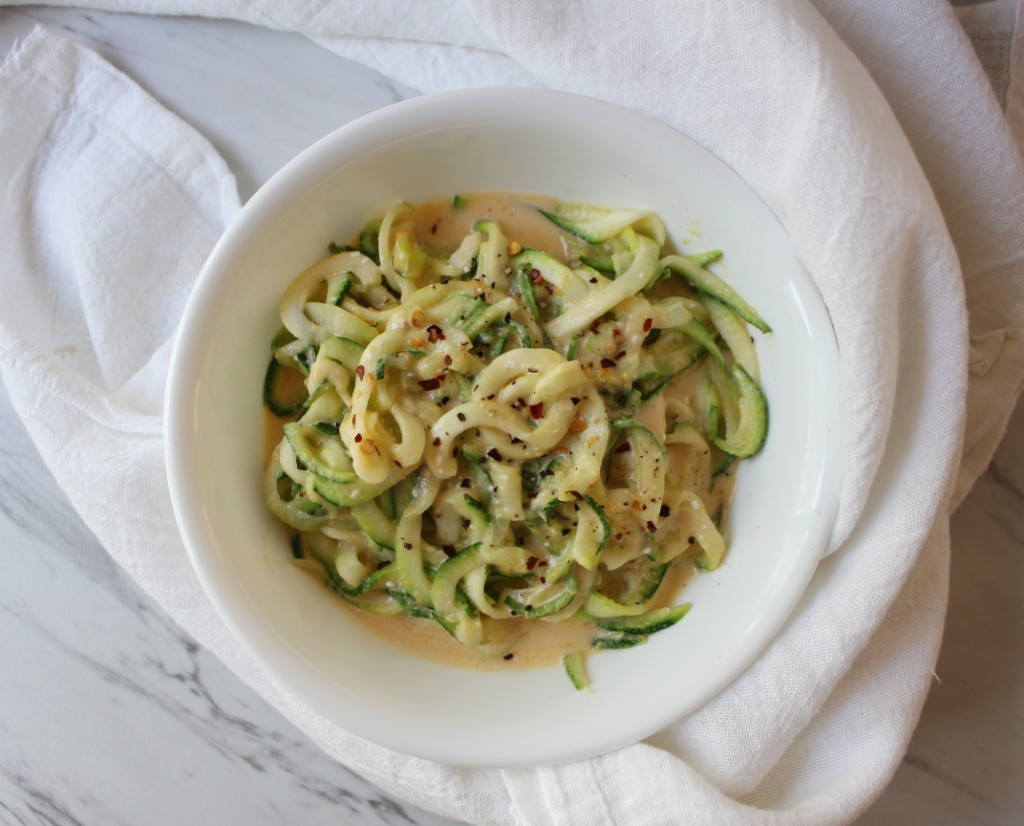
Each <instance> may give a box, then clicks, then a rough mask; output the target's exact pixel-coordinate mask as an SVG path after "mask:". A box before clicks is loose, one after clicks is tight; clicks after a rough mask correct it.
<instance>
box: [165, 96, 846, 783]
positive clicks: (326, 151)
mask: <svg viewBox="0 0 1024 826" xmlns="http://www.w3.org/2000/svg"><path fill="white" fill-rule="evenodd" d="M482 99H486V100H487V101H488V102H490V103H492V104H493V103H494V102H495V101H498V102H500V104H501V105H502V106H507V107H511V106H519V107H521V106H534V105H536V104H537V102H538V101H545V102H546V105H548V106H557V107H564V108H565V109H566V110H568V109H570V108H572V107H580V106H582V107H591V108H592V109H593V111H595V112H597V113H599V114H604V115H607V116H615V117H617V118H628V119H631V120H632V121H634V122H635V123H636V124H637V125H638V127H639V128H646V129H655V130H661V131H664V130H669V131H671V132H672V133H673V135H674V136H676V137H677V138H679V139H680V140H682V141H685V142H688V143H689V144H690V145H692V146H693V147H696V148H697V150H698V151H701V152H704V153H706V154H707V156H708V157H709V158H713V159H714V161H713V162H714V163H717V164H720V165H722V166H725V167H726V168H728V165H726V164H724V162H723V161H721V159H719V158H717V156H714V155H713V154H712V153H710V151H709V150H707V149H706V148H704V147H702V146H700V145H699V144H697V143H696V142H695V141H693V139H692V138H689V137H688V136H686V135H684V134H683V133H681V132H678V131H676V130H674V129H672V127H669V126H667V125H666V124H664V123H662V122H660V121H657V120H655V119H653V118H650V117H648V116H646V115H642V114H639V113H637V112H634V111H632V110H628V109H624V108H622V107H620V106H618V105H616V104H612V103H608V102H605V101H601V100H597V99H594V98H589V97H585V96H582V95H576V94H573V93H566V92H558V91H553V90H546V89H530V88H521V87H496V88H495V87H491V88H487V89H462V90H455V91H449V92H441V93H437V94H432V95H425V96H421V97H417V98H412V99H408V100H404V101H400V102H398V103H394V104H391V105H389V106H386V107H383V108H381V109H378V110H376V111H374V112H371V113H369V114H367V115H364V116H363V117H361V118H358V119H356V120H353V121H351V122H349V123H347V124H345V125H343V126H341V127H339V128H338V129H337V130H335V131H333V132H331V133H330V134H328V135H326V136H324V137H323V138H321V139H320V140H318V141H317V142H315V143H313V144H312V145H311V146H309V147H308V148H307V149H305V150H303V151H302V152H301V153H299V154H298V155H297V156H296V157H294V158H293V159H292V160H290V161H289V162H288V163H287V164H285V165H284V166H283V167H282V168H281V169H280V171H279V172H277V173H276V174H275V175H273V176H272V177H271V178H270V179H269V180H268V181H267V182H266V183H265V184H264V185H263V186H262V187H260V189H259V190H257V192H256V193H255V194H254V195H253V197H252V198H251V199H250V200H249V202H248V203H246V204H245V205H244V206H243V207H242V209H241V211H240V212H239V213H238V215H237V216H236V217H235V218H234V219H233V220H232V221H231V222H230V224H229V225H228V227H227V228H226V230H225V232H224V233H223V235H222V236H221V238H220V239H219V240H218V242H217V244H216V245H215V247H214V249H213V250H212V251H211V253H210V255H209V257H208V259H207V261H206V263H205V264H204V266H203V268H202V270H201V272H200V274H199V276H198V277H197V280H196V283H195V285H194V287H193V289H192V291H191V294H190V296H189V299H188V301H187V303H186V306H185V310H184V312H183V313H182V316H181V320H180V323H179V326H178V332H177V334H176V336H175V342H174V346H173V349H172V353H171V358H170V365H169V369H168V378H167V392H166V395H165V406H164V418H165V423H166V426H165V431H164V433H165V437H164V455H165V462H166V469H167V479H168V485H169V488H170V491H171V500H172V505H173V509H174V514H175V519H176V522H177V525H178V529H179V533H180V534H181V537H182V540H183V542H184V545H185V548H186V550H187V552H188V554H189V557H190V560H191V562H192V565H193V568H194V570H195V572H196V575H197V577H198V579H199V581H200V583H201V585H202V587H203V590H204V591H205V593H206V595H207V598H209V599H210V601H211V603H212V604H213V606H214V608H215V609H216V611H217V613H218V615H219V616H220V617H221V619H222V620H223V621H224V622H225V624H226V626H227V627H228V629H229V630H230V631H231V633H232V635H233V636H234V637H235V638H236V640H237V641H238V642H239V643H241V645H242V647H243V648H244V649H245V650H246V651H247V652H248V653H249V654H250V656H251V657H252V658H253V659H254V660H255V662H256V663H257V664H258V666H259V667H260V668H261V669H262V670H263V671H265V672H266V673H267V674H268V675H269V676H270V677H271V678H272V679H273V681H274V682H276V683H278V684H280V685H281V686H283V687H284V688H285V689H286V690H288V691H290V692H291V693H292V694H293V695H295V696H296V697H297V698H299V699H300V700H302V701H303V702H304V703H305V704H306V705H307V706H308V707H309V708H311V709H313V710H314V711H317V712H319V710H320V709H319V707H318V704H317V702H316V700H315V699H314V700H312V701H311V700H310V693H309V692H308V691H307V690H306V687H305V686H302V685H297V684H296V683H295V682H294V681H293V680H292V679H291V676H290V675H289V674H288V673H287V671H283V670H282V668H281V665H280V662H279V661H278V660H277V659H276V657H275V656H274V655H271V654H268V652H267V649H266V648H265V646H264V645H263V641H260V640H256V639H253V637H252V630H251V628H249V627H247V625H246V623H245V622H244V621H242V620H240V619H239V615H238V611H239V610H240V608H239V604H238V602H237V600H233V599H229V598H228V597H227V596H226V594H225V591H224V584H223V582H222V581H221V580H220V576H221V573H220V572H219V571H217V570H215V569H214V568H213V567H211V565H210V561H209V559H208V557H207V556H205V555H204V553H203V551H202V543H203V537H204V533H205V531H206V529H207V526H206V525H203V524H201V523H202V522H203V520H204V515H203V514H202V512H201V508H197V503H196V502H194V501H191V500H190V499H189V497H188V495H187V493H186V491H187V490H188V487H189V479H190V475H191V473H192V472H193V470H194V467H195V462H196V457H195V456H191V457H190V456H187V455H186V454H185V453H184V452H183V451H184V450H185V448H184V445H185V444H186V443H187V441H188V440H187V439H183V438H182V435H183V434H186V433H187V432H189V431H190V430H191V429H192V417H193V414H194V411H193V405H194V403H195V398H194V393H195V390H196V388H195V380H194V375H195V374H194V370H195V366H196V365H197V364H198V363H199V362H200V361H201V357H202V354H201V353H199V352H198V351H197V348H196V345H195V344H194V342H192V341H190V337H189V336H187V335H186V331H187V330H188V329H190V326H191V325H192V324H194V323H196V322H197V320H199V321H201V320H202V311H201V308H202V306H203V305H204V304H205V303H206V302H207V301H208V300H209V299H210V298H211V296H216V294H217V293H218V290H219V289H223V284H222V283H221V282H220V281H219V280H218V279H219V278H220V277H222V276H223V275H224V273H225V272H229V271H230V267H229V266H228V265H229V264H230V262H231V261H232V260H233V259H234V258H236V257H237V256H238V254H239V248H240V246H241V245H243V244H244V243H245V242H246V238H245V235H246V233H247V232H249V229H248V228H249V227H250V226H251V225H253V224H257V225H258V224H260V223H262V222H266V221H268V220H271V218H272V216H273V215H274V214H275V213H276V212H277V211H278V210H279V209H280V205H281V204H282V203H289V202H291V201H292V200H293V199H294V198H298V197H301V196H302V194H303V192H304V191H305V190H306V189H307V188H308V187H309V185H310V182H311V180H313V179H314V177H315V174H316V170H317V169H318V168H319V166H320V165H321V164H322V163H323V162H324V159H325V158H330V157H331V156H332V155H333V154H334V153H336V152H337V151H338V147H339V146H345V147H347V149H346V151H345V152H344V153H343V154H345V155H346V156H348V155H353V156H354V155H355V154H358V153H359V152H362V151H366V150H367V149H369V148H370V147H372V146H376V145H377V139H378V136H379V135H378V132H379V130H380V129H385V130H386V129H387V128H390V127H392V126H393V125H394V124H396V123H403V122H406V121H408V120H409V119H410V118H411V119H412V120H415V119H416V118H417V117H420V116H421V115H422V116H424V117H426V119H427V120H430V119H431V118H434V117H436V114H435V113H436V112H437V110H438V107H440V108H442V109H447V110H449V111H456V110H458V109H459V108H460V107H467V108H470V107H469V105H470V104H477V103H479V101H481V100H482ZM730 172H731V173H732V174H733V175H735V174H736V173H735V172H734V171H733V170H731V168H730ZM744 185H745V186H746V187H747V188H748V189H750V187H749V185H746V184H744ZM750 191H751V192H753V190H752V189H751V190H750ZM754 197H755V198H756V199H757V200H758V201H759V202H760V203H761V204H762V205H763V206H764V209H765V210H766V212H767V213H768V214H771V211H770V209H769V208H768V207H767V205H766V204H764V201H763V200H762V199H761V198H760V197H759V196H757V195H756V193H754ZM771 217H772V219H773V220H774V221H776V222H777V223H779V222H778V219H777V217H776V216H774V215H772V216H771ZM779 226H780V227H781V223H779ZM783 232H784V230H783ZM800 273H802V276H798V277H802V278H803V279H804V280H805V282H806V283H805V285H804V286H805V287H806V286H809V287H810V288H811V289H812V290H813V291H814V293H815V294H817V290H816V288H815V287H814V285H813V281H811V279H810V276H809V275H808V274H807V273H806V271H805V270H803V268H802V267H801V268H800ZM818 300H819V301H820V295H818ZM811 311H812V312H813V313H817V314H818V315H819V316H820V315H822V314H823V315H824V318H825V319H826V321H827V310H825V308H824V305H823V303H822V304H821V306H820V307H812V308H811ZM820 321H821V319H820V318H819V319H818V323H819V324H820ZM828 325H829V330H830V331H831V325H830V322H828ZM821 343H822V344H823V345H825V346H826V347H829V346H830V347H832V348H833V349H834V352H830V353H826V354H825V356H824V358H826V359H832V360H834V361H838V348H837V345H836V343H835V337H834V333H832V335H831V337H830V339H829V340H826V341H823V342H821ZM819 378H820V379H821V380H822V381H824V382H825V383H826V384H828V383H829V382H830V381H831V382H832V384H833V385H834V382H835V376H834V375H833V376H831V377H830V376H829V375H827V371H826V374H825V375H821V376H819ZM823 395H824V397H825V401H826V403H827V402H828V400H829V398H828V397H829V396H830V388H829V387H826V388H825V392H824V394H823ZM837 395H838V394H837V393H831V396H832V397H836V396H837ZM826 417H827V418H828V419H829V420H830V421H832V422H838V417H837V415H835V411H832V412H831V413H828V414H827V416H826ZM817 472H818V476H819V479H818V481H819V487H818V492H819V495H820V497H821V499H820V501H821V502H822V503H823V504H822V511H823V512H822V516H821V519H820V520H819V523H818V524H817V527H816V530H817V533H816V537H815V541H816V542H817V544H818V545H823V543H824V542H825V541H827V538H828V535H829V534H830V532H831V526H832V523H833V521H834V518H835V515H836V512H837V508H838V490H839V485H840V482H841V477H842V469H841V455H840V452H839V445H838V434H834V438H833V439H832V440H831V441H830V442H829V443H828V445H827V446H826V450H825V452H824V454H823V455H822V456H821V457H820V467H819V468H818V471H817ZM819 559H820V556H811V555H809V554H805V555H804V556H803V557H802V558H801V559H800V560H799V564H797V565H794V566H793V567H792V569H791V570H790V574H791V577H792V580H791V582H790V583H789V584H788V586H787V588H786V590H785V599H782V600H780V601H779V602H778V603H777V604H775V605H774V606H773V608H772V610H769V611H767V612H765V614H764V615H763V616H762V617H761V618H760V624H759V627H758V628H757V629H756V631H755V632H753V633H751V634H750V635H749V636H748V637H746V638H745V640H744V643H743V645H742V646H741V647H740V648H739V649H738V650H737V651H736V652H734V655H733V657H732V659H731V661H730V664H729V667H728V668H727V669H724V670H723V673H722V674H721V675H720V677H719V679H717V680H716V681H713V682H710V683H709V684H708V685H707V687H706V690H704V691H703V692H702V693H701V694H700V695H699V696H696V697H695V699H694V701H693V702H691V707H690V708H688V709H684V710H682V711H680V710H672V709H667V710H665V712H664V713H663V714H660V715H654V716H652V717H649V718H648V719H647V720H646V723H645V725H644V726H642V727H637V728H636V729H635V730H633V731H631V732H629V733H627V734H623V733H622V732H616V733H614V734H610V735H608V736H604V737H595V738H594V740H593V741H592V742H590V743H588V744H587V746H586V748H583V749H580V748H578V747H574V746H566V745H560V746H558V747H553V746H551V747H548V748H546V749H544V748H542V749H538V750H536V751H535V752H534V753H532V754H526V753H521V754H517V755H512V756H510V757H509V758H508V759H501V760H498V761H495V760H494V759H493V758H485V757H483V756H481V755H466V754H465V753H463V752H461V751H460V749H459V747H458V746H455V747H452V746H450V745H444V744H441V745H439V746H438V747H436V748H433V749H424V748H423V747H422V744H420V743H417V742H413V741H409V740H403V739H402V738H400V737H393V736H392V737H389V736H383V737H382V736H379V735H378V734H377V733H376V732H375V731H374V730H373V727H372V726H366V725H363V724H362V722H361V721H355V720H352V719H347V720H338V719H336V718H335V717H334V716H331V719H333V720H334V721H335V722H336V723H337V724H338V725H339V726H341V727H342V728H345V729H347V730H348V731H351V732H353V733H355V734H358V735H360V736H363V737H366V738H367V739H370V740H374V741H375V742H378V743H380V744H381V745H384V746H387V747H390V748H394V749H396V750H398V751H402V752H404V753H407V754H412V755H415V756H418V757H425V758H428V759H434V760H439V761H441V762H445V763H450V764H454V765H472V766H487V765H491V766H506V767H507V766H516V765H519V766H526V765H538V764H549V763H558V762H565V761H568V760H573V759H579V758H583V757H590V756H594V755H597V754H601V753H605V752H608V751H611V750H613V749H616V748H619V747H621V746H624V745H627V744H629V743H632V742H636V741H638V740H641V739H644V738H645V737H648V736H650V735H652V734H654V733H655V732H656V731H658V730H660V729H662V728H664V727H665V726H666V725H669V724H671V723H672V722H674V721H676V720H678V719H679V718H680V717H681V716H683V715H684V714H686V713H689V712H691V711H693V710H695V709H696V708H699V707H700V706H701V705H703V704H704V703H706V702H707V701H708V700H710V699H711V698H712V697H714V696H716V695H717V694H719V693H720V692H721V691H722V690H724V689H725V688H726V687H727V686H728V685H729V684H730V683H731V682H732V681H733V680H734V679H735V678H736V677H737V676H739V674H741V673H742V672H743V671H745V670H746V669H747V668H749V666H750V665H751V663H752V662H753V661H754V660H755V659H756V658H757V656H758V655H759V654H760V653H761V652H762V651H763V650H764V649H765V648H766V647H767V646H768V645H769V644H770V642H771V641H772V640H773V639H774V638H775V637H776V635H777V634H778V632H779V631H780V629H781V628H782V627H783V625H784V623H785V622H786V621H787V619H788V618H789V617H790V615H791V614H792V612H793V611H794V610H795V609H796V607H797V605H798V603H799V599H800V597H801V595H802V594H803V593H804V591H805V590H806V588H807V585H808V584H809V582H810V580H811V577H812V575H813V573H814V571H815V569H816V567H817V563H818V561H819Z"/></svg>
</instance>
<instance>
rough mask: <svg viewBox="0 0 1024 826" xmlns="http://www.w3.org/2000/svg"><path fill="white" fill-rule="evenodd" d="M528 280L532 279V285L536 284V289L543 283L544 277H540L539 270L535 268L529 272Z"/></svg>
mask: <svg viewBox="0 0 1024 826" xmlns="http://www.w3.org/2000/svg"><path fill="white" fill-rule="evenodd" d="M530 278H531V279H533V283H534V284H536V285H537V286H538V287H539V286H540V285H541V284H543V283H544V276H543V275H541V272H540V270H538V269H537V268H536V267H534V268H533V269H532V270H530Z"/></svg>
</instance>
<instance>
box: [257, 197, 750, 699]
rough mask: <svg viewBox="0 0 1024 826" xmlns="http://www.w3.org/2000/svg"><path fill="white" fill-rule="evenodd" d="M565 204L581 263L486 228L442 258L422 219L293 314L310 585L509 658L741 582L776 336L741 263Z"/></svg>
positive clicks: (624, 626)
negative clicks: (717, 269) (731, 540)
mask: <svg viewBox="0 0 1024 826" xmlns="http://www.w3.org/2000/svg"><path fill="white" fill-rule="evenodd" d="M524 197H525V196H524ZM527 202H528V199H527ZM472 204H473V198H472V197H468V198H463V197H461V196H459V197H458V198H457V199H456V206H457V208H458V209H460V210H466V209H471V208H472ZM544 204H545V205H544V207H543V209H542V210H541V211H542V212H543V214H544V215H546V216H547V217H548V218H549V219H550V220H551V221H552V222H554V223H555V224H556V225H557V226H558V227H559V228H560V230H559V231H561V232H562V233H563V238H562V243H563V253H564V255H559V256H558V257H556V256H554V255H552V254H549V253H547V252H543V251H540V250H537V249H532V248H530V247H529V246H528V244H529V242H530V239H528V238H522V239H511V238H509V237H508V234H507V228H506V227H503V226H502V225H501V224H500V223H499V222H496V221H494V220H491V219H486V218H485V219H481V220H479V221H477V222H476V223H475V225H474V226H473V229H472V231H471V232H469V233H468V234H466V235H465V237H464V238H463V239H462V241H461V243H459V244H458V245H457V246H455V247H454V248H450V249H447V250H444V249H436V248H433V247H432V246H431V244H430V242H429V241H430V239H429V233H427V232H425V231H424V228H423V227H420V226H417V223H416V220H415V216H416V211H415V210H414V209H413V208H412V207H411V206H410V205H408V204H397V205H395V206H394V207H392V208H391V209H390V210H388V212H387V213H386V214H385V215H384V216H383V217H382V218H381V219H380V220H374V221H371V222H370V223H369V224H368V225H367V227H366V228H364V230H363V231H362V232H361V233H360V234H359V236H358V238H357V239H356V240H355V241H354V242H353V244H352V245H350V246H348V247H344V248H340V247H334V245H332V254H331V255H330V256H329V257H327V258H325V259H324V260H322V261H320V262H318V263H316V264H314V265H313V266H312V267H310V268H309V269H308V270H306V271H305V272H303V273H301V274H300V275H299V276H298V277H297V278H296V279H295V280H294V281H293V282H292V283H291V284H290V285H289V287H288V288H287V289H286V290H285V292H284V295H283V297H282V300H281V306H280V314H281V320H282V323H283V325H284V329H283V330H282V332H281V333H280V334H279V335H278V336H277V337H276V338H275V340H274V343H273V346H272V349H273V357H272V359H271V362H270V367H269V369H268V373H267V381H266V386H265V400H266V403H267V405H268V406H269V407H270V409H271V410H272V411H273V412H274V413H275V414H278V415H284V416H285V417H286V418H287V419H288V421H287V423H286V424H284V426H283V436H282V438H281V441H280V443H279V444H278V445H277V447H276V449H275V450H274V451H273V455H272V457H271V458H270V461H269V462H268V465H267V469H266V477H265V496H266V500H267V504H268V506H269V507H270V509H271V511H272V512H273V513H274V514H275V515H276V516H277V517H278V518H279V519H280V520H281V521H283V522H284V523H286V524H287V525H288V526H290V527H291V528H292V529H294V531H295V532H296V540H295V543H294V546H293V547H294V550H295V556H296V558H297V560H299V564H302V565H306V566H309V567H311V568H312V569H314V570H316V571H317V572H319V573H321V574H322V575H324V576H325V577H326V579H327V581H328V582H329V583H330V584H331V586H332V587H333V588H334V590H335V591H336V592H337V593H338V594H339V595H340V596H341V597H342V598H343V599H344V600H345V601H346V602H348V603H350V604H351V605H353V606H355V607H357V608H360V609H363V610H366V611H371V612H375V613H399V612H404V613H408V614H411V615H413V616H416V617H423V618H426V619H429V620H433V621H436V622H437V623H439V624H440V625H441V626H442V627H444V628H445V629H446V630H447V631H448V632H449V633H451V634H452V635H453V636H454V637H455V638H456V639H458V640H459V641H461V642H462V643H465V644H466V645H470V646H474V647H476V648H478V649H479V650H481V651H483V652H485V653H488V654H502V653H505V652H507V651H508V650H509V647H510V646H511V645H512V644H514V642H515V640H516V638H517V636H518V634H519V633H521V630H522V627H523V624H524V623H526V622H564V621H567V620H586V621H589V622H592V623H593V624H594V629H595V630H594V635H593V646H594V647H596V648H622V647H628V646H630V645H634V644H636V643H638V642H642V641H643V640H645V639H646V637H647V636H648V635H649V634H650V633H653V632H654V631H657V630H660V629H661V628H663V627H667V626H668V625H671V624H672V623H674V622H676V621H677V620H678V619H679V618H680V617H681V616H682V615H683V614H684V613H685V611H686V608H687V607H688V606H686V605H681V606H675V607H672V606H671V601H672V599H673V598H674V597H675V596H676V594H675V593H673V592H672V591H673V589H672V588H671V587H670V586H669V585H667V584H666V583H669V582H670V581H671V580H672V578H671V577H670V576H668V574H669V571H670V569H672V568H673V567H674V566H689V567H691V568H692V567H694V566H695V567H696V568H698V569H713V568H715V567H717V566H718V565H719V564H720V563H721V561H722V559H723V557H724V555H725V551H726V548H725V542H724V540H723V537H722V533H721V531H720V528H719V525H720V523H721V518H722V512H723V509H724V507H725V506H726V504H727V501H728V497H729V495H730V494H731V489H732V481H733V477H734V474H735V470H736V464H737V463H736V462H735V460H737V459H743V458H747V457H750V456H753V455H754V454H756V453H757V452H758V451H759V450H760V449H761V446H762V444H763V443H764V439H765V435H766V432H767V405H766V402H765V398H764V395H763V393H762V392H761V389H760V387H759V385H758V379H757V360H756V354H755V351H754V347H753V346H752V344H751V339H750V335H749V332H748V327H747V325H748V324H750V325H753V326H754V327H757V328H759V329H760V330H761V331H762V332H768V331H769V327H768V325H767V324H766V323H765V322H764V321H763V319H761V317H760V316H759V315H758V314H757V312H756V310H754V309H753V307H751V306H750V305H749V304H748V303H747V302H746V301H744V300H743V299H742V298H741V297H740V296H739V295H738V294H737V293H736V292H735V291H734V290H733V289H732V288H731V287H729V286H728V285H726V284H725V282H723V281H722V280H721V279H720V278H719V277H718V276H716V275H714V274H713V273H712V272H711V271H710V269H709V267H711V266H712V265H713V263H714V261H715V260H717V258H718V257H719V256H720V253H718V252H710V253H701V254H697V255H688V256H683V255H679V254H676V253H674V252H672V251H670V250H667V249H666V248H665V244H666V237H667V233H666V230H665V226H664V224H663V223H662V221H661V220H660V219H659V218H658V216H656V215H654V214H652V213H650V212H646V211H638V210H613V209H604V208H600V207H594V206H588V205H579V204H560V205H556V206H554V207H549V206H547V203H546V202H544ZM528 208H531V209H532V208H537V209H541V207H528ZM524 245H525V246H524ZM289 376H290V377H291V378H292V381H291V384H290V385H289V383H288V381H287V379H288V377H289ZM296 379H298V381H296ZM300 382H301V383H300ZM571 666H572V668H571V675H573V674H575V675H576V676H574V678H573V682H574V683H584V682H585V680H584V679H582V678H579V660H578V657H577V656H574V657H573V658H572V661H571Z"/></svg>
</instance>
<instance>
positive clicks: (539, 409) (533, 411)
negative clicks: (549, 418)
mask: <svg viewBox="0 0 1024 826" xmlns="http://www.w3.org/2000/svg"><path fill="white" fill-rule="evenodd" d="M530 416H531V417H532V418H534V419H543V418H544V402H537V403H536V404H531V405H530Z"/></svg>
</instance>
